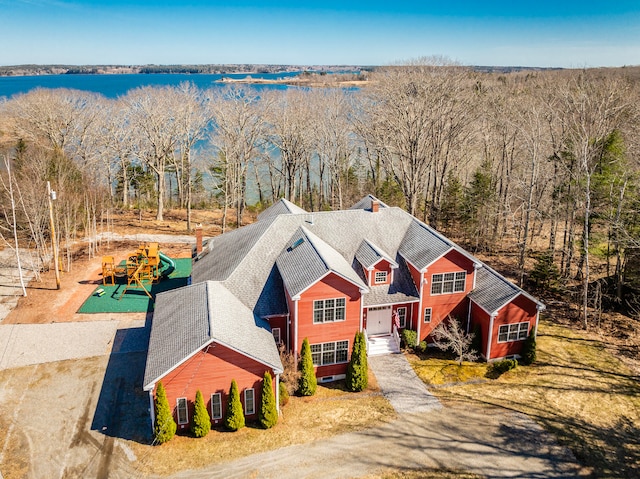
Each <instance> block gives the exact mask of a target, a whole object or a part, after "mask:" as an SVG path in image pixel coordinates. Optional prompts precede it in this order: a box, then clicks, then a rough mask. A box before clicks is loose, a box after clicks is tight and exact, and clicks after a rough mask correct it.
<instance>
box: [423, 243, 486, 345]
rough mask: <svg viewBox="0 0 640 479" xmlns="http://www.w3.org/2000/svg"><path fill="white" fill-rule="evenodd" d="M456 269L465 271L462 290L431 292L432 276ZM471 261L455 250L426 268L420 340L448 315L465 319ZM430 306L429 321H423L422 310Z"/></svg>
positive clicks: (471, 279) (471, 277)
mask: <svg viewBox="0 0 640 479" xmlns="http://www.w3.org/2000/svg"><path fill="white" fill-rule="evenodd" d="M458 271H466V272H467V277H466V283H465V290H464V292H460V293H453V294H437V295H432V294H431V282H432V279H431V278H432V276H433V275H434V274H439V273H455V272H458ZM474 272H475V270H474V268H473V262H472V261H471V260H470V259H468V258H467V257H466V256H464V255H462V254H460V253H458V252H457V251H450V252H449V253H447V254H446V255H444V256H443V257H442V258H440V259H439V260H437V261H436V262H435V263H433V264H432V265H431V266H429V268H428V269H427V272H426V273H425V274H424V278H425V279H426V280H427V283H426V284H425V285H424V288H423V299H422V308H423V309H422V311H420V316H419V318H420V319H419V320H420V321H422V324H421V326H420V340H424V339H426V337H427V336H428V335H429V334H431V332H432V331H433V330H434V329H435V328H436V327H437V326H438V324H440V323H441V322H442V321H443V320H444V319H447V317H448V316H449V315H451V316H456V317H458V318H460V319H463V320H465V324H466V318H467V314H468V307H469V303H468V299H467V298H466V296H467V294H468V293H469V292H470V291H471V290H472V289H473V275H474ZM426 308H431V322H430V323H425V322H424V310H425V309H426Z"/></svg>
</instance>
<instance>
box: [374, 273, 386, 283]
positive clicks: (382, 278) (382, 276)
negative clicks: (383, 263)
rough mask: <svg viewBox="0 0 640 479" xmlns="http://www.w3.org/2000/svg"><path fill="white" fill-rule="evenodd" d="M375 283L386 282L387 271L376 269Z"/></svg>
mask: <svg viewBox="0 0 640 479" xmlns="http://www.w3.org/2000/svg"><path fill="white" fill-rule="evenodd" d="M375 282H376V284H383V283H386V282H387V272H386V271H376V277H375Z"/></svg>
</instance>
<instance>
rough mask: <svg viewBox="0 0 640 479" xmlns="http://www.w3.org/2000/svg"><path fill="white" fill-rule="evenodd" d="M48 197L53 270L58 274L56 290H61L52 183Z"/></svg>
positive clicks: (48, 186)
mask: <svg viewBox="0 0 640 479" xmlns="http://www.w3.org/2000/svg"><path fill="white" fill-rule="evenodd" d="M47 197H48V198H49V221H50V222H51V247H52V248H53V269H54V270H55V272H56V289H60V271H59V270H58V245H57V244H56V227H55V224H54V221H53V200H55V199H56V192H55V191H53V190H52V189H51V183H50V182H49V181H47Z"/></svg>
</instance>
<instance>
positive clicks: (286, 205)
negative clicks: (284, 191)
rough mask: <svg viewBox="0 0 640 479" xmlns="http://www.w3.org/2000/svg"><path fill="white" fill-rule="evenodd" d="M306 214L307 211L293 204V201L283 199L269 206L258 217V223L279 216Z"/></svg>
mask: <svg viewBox="0 0 640 479" xmlns="http://www.w3.org/2000/svg"><path fill="white" fill-rule="evenodd" d="M304 213H306V211H305V210H303V209H302V208H300V207H299V206H298V205H295V204H293V203H291V201H288V200H285V199H284V198H281V199H280V200H278V201H277V202H275V203H274V204H272V205H271V206H269V208H267V209H266V210H264V211H263V212H262V213H260V214H259V215H258V221H262V220H264V219H266V218H272V217H274V216H278V215H288V214H294V215H296V214H304Z"/></svg>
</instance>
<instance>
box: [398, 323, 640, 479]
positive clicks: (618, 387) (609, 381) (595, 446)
mask: <svg viewBox="0 0 640 479" xmlns="http://www.w3.org/2000/svg"><path fill="white" fill-rule="evenodd" d="M609 348H610V344H606V342H605V341H603V339H602V338H599V337H598V335H596V334H588V333H586V332H584V331H579V330H575V329H570V328H568V327H566V326H561V325H558V324H553V323H551V322H550V321H548V320H547V321H544V322H542V323H541V324H540V330H539V334H538V360H537V362H536V363H534V364H533V365H532V366H528V367H527V366H518V368H517V369H515V370H513V371H510V372H508V373H505V374H503V375H502V376H501V377H500V378H498V379H495V380H485V381H478V380H477V379H480V378H481V377H482V376H483V374H481V373H482V370H483V369H485V370H486V366H485V365H480V364H473V363H466V364H464V365H463V366H462V367H459V366H458V365H457V364H455V362H453V361H445V360H443V359H438V358H435V359H424V360H420V359H419V358H417V357H411V358H410V359H411V362H412V364H413V366H414V368H415V369H416V371H417V373H418V375H419V376H420V377H421V378H422V379H423V380H424V381H425V382H426V383H427V384H432V385H439V384H443V383H451V384H450V385H449V386H446V387H435V388H433V389H432V390H433V392H434V393H435V394H436V395H437V396H438V398H439V399H440V400H441V401H443V402H444V403H445V405H446V404H447V403H449V404H452V403H455V404H460V403H464V404H470V405H474V406H498V407H500V408H504V409H506V410H510V411H518V412H521V413H524V414H526V415H527V416H529V417H530V418H532V419H534V420H535V421H536V422H538V423H539V424H540V425H541V426H543V427H544V428H545V429H546V430H547V431H549V432H551V433H552V434H553V435H554V436H556V437H557V438H558V440H559V441H560V443H561V444H564V445H566V446H568V447H569V448H570V449H571V450H572V451H573V453H574V454H575V456H576V458H577V459H578V461H579V462H580V463H581V464H583V465H585V466H587V468H589V469H590V470H591V471H592V473H593V477H620V478H637V477H640V376H638V373H637V371H635V370H633V369H631V368H630V367H629V366H627V365H626V364H625V362H623V361H622V360H621V359H620V358H619V357H616V356H615V355H614V354H612V353H611V352H610V351H609ZM474 379H476V380H475V381H474ZM463 381H468V382H466V383H464V382H463Z"/></svg>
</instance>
